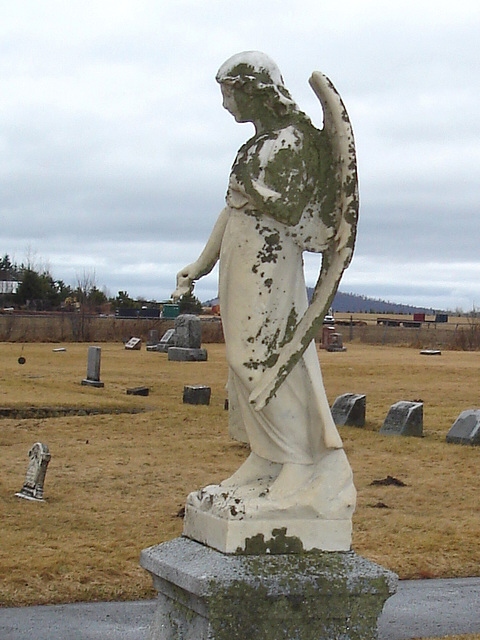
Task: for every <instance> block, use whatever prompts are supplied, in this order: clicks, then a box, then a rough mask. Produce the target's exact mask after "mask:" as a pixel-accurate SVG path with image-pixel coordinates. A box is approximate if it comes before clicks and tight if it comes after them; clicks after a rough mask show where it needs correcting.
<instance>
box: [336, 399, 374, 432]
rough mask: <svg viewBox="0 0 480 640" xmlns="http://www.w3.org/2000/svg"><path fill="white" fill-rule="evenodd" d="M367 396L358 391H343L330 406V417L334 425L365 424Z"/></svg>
mask: <svg viewBox="0 0 480 640" xmlns="http://www.w3.org/2000/svg"><path fill="white" fill-rule="evenodd" d="M366 407H367V397H366V396H365V395H363V394H360V393H344V394H343V395H341V396H338V398H337V399H336V400H335V402H334V403H333V406H332V418H333V421H334V422H335V424H336V425H338V426H344V425H347V426H349V427H364V426H365V411H366Z"/></svg>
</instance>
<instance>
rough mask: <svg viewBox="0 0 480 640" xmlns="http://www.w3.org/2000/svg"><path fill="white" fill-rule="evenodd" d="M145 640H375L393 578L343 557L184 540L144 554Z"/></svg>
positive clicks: (353, 557)
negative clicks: (152, 602) (224, 549)
mask: <svg viewBox="0 0 480 640" xmlns="http://www.w3.org/2000/svg"><path fill="white" fill-rule="evenodd" d="M140 564H141V566H142V567H143V568H144V569H146V570H147V571H149V572H150V574H151V575H152V578H153V583H154V586H155V588H156V589H157V591H158V605H157V609H156V612H155V614H154V619H153V621H152V625H151V627H150V635H149V639H150V640H179V639H180V638H181V639H182V640H232V639H233V638H241V639H242V640H243V639H244V638H252V640H253V639H255V640H271V639H272V638H273V639H275V640H332V639H333V638H335V640H375V638H377V637H378V635H377V620H378V617H379V616H380V613H381V611H382V609H383V605H384V603H385V601H386V600H387V598H389V597H390V596H391V595H393V594H394V593H395V591H396V583H397V576H396V575H395V574H393V573H391V572H390V571H387V570H386V569H383V568H382V567H380V566H379V565H376V564H374V563H372V562H369V561H368V560H365V559H364V558H361V557H359V556H357V555H356V554H355V553H354V552H353V551H350V552H343V553H328V552H322V553H307V554H285V555H276V556H268V555H262V556H244V555H224V554H222V553H219V552H218V551H215V550H213V549H210V548H208V547H205V546H203V545H201V544H199V543H197V542H193V541H191V540H187V539H186V538H176V539H175V540H171V541H170V542H166V543H164V544H161V545H158V546H155V547H150V548H149V549H145V550H144V551H142V554H141V557H140Z"/></svg>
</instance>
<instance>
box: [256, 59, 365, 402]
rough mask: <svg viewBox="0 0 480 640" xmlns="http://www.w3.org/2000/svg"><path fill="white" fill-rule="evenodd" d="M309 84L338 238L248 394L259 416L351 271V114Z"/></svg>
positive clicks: (314, 80)
mask: <svg viewBox="0 0 480 640" xmlns="http://www.w3.org/2000/svg"><path fill="white" fill-rule="evenodd" d="M310 84H311V86H312V89H313V90H314V91H315V93H316V95H317V97H318V99H319V100H320V102H321V104H322V107H323V112H324V131H325V134H326V135H328V136H329V137H330V139H331V145H332V151H333V160H332V161H333V164H334V166H333V175H334V178H333V179H334V180H335V183H336V184H335V190H336V202H335V212H334V213H335V235H334V237H333V238H332V240H331V242H330V245H329V246H328V247H327V249H326V250H325V251H324V252H323V260H322V268H321V271H320V275H319V278H318V282H317V284H316V286H315V291H314V295H313V299H312V303H311V304H310V306H309V307H308V309H307V310H306V312H305V314H304V315H303V317H302V318H301V319H300V321H299V322H298V324H297V326H296V327H295V330H294V332H293V335H292V337H291V339H290V341H289V342H287V343H286V344H285V346H284V347H283V349H282V351H281V352H280V355H279V357H278V359H277V361H276V363H275V364H274V365H273V366H272V367H271V368H270V369H267V370H266V371H265V373H264V375H263V377H262V379H261V382H260V384H259V385H258V387H257V388H255V389H254V390H253V391H252V393H251V394H250V402H251V403H252V404H253V405H254V406H255V409H257V411H259V410H261V409H262V408H263V407H264V406H265V405H266V404H268V402H269V401H270V399H271V398H272V397H273V396H274V395H275V392H276V391H277V389H278V388H279V387H280V385H281V384H282V383H283V381H284V380H285V379H286V378H287V376H288V374H289V373H290V371H291V370H292V369H293V367H294V366H295V365H296V364H297V362H298V361H299V360H300V358H301V357H302V356H303V354H304V352H305V350H306V349H307V347H308V346H309V344H310V343H311V342H312V340H313V339H314V338H315V335H316V333H317V331H318V329H319V327H320V326H321V325H322V322H323V318H324V317H325V314H326V313H327V312H328V309H329V308H330V305H331V304H332V301H333V298H334V296H335V293H336V291H337V288H338V285H339V283H340V279H341V277H342V274H343V272H344V270H345V269H346V267H347V266H348V265H349V263H350V261H351V259H352V254H353V247H354V243H355V235H356V227H357V217H358V181H357V165H356V157H355V142H354V138H353V131H352V127H351V124H350V120H349V118H348V114H347V110H346V109H345V106H344V104H343V102H342V100H341V98H340V96H339V94H338V93H337V91H336V89H335V87H334V86H333V84H332V83H331V82H330V80H329V79H328V78H327V77H326V76H324V75H323V74H322V73H320V72H318V71H315V72H314V73H313V74H312V77H311V78H310Z"/></svg>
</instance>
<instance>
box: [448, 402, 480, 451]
mask: <svg viewBox="0 0 480 640" xmlns="http://www.w3.org/2000/svg"><path fill="white" fill-rule="evenodd" d="M447 442H453V443H455V444H475V445H480V409H467V410H466V411H462V413H461V414H460V415H459V416H458V418H457V419H456V420H455V422H454V423H453V425H452V427H451V428H450V431H449V432H448V433H447Z"/></svg>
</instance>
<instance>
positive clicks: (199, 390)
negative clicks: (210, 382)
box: [183, 385, 212, 404]
mask: <svg viewBox="0 0 480 640" xmlns="http://www.w3.org/2000/svg"><path fill="white" fill-rule="evenodd" d="M211 393H212V390H211V389H210V387H204V386H202V385H195V386H191V385H186V386H185V387H184V388H183V402H184V403H185V404H210V395H211Z"/></svg>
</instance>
